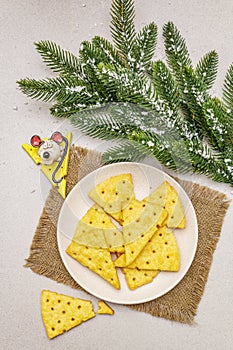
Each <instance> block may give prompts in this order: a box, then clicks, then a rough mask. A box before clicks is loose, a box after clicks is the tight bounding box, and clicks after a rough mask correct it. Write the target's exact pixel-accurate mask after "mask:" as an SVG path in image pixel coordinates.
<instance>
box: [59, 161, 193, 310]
mask: <svg viewBox="0 0 233 350" xmlns="http://www.w3.org/2000/svg"><path fill="white" fill-rule="evenodd" d="M122 173H131V174H132V177H133V182H134V189H135V195H136V198H137V199H139V200H141V199H143V198H144V197H146V196H147V195H148V194H149V193H150V192H152V190H154V189H156V187H158V186H159V185H160V184H161V183H162V182H163V181H165V180H167V181H169V183H170V184H171V185H172V186H173V187H174V188H175V189H176V190H177V192H178V194H179V196H180V198H181V200H182V203H183V206H184V209H185V215H186V220H187V226H186V228H185V229H182V230H179V229H176V230H174V234H175V236H176V239H177V243H178V246H179V250H180V259H181V266H180V270H179V271H178V272H160V273H159V274H158V276H157V277H156V278H155V279H154V281H153V282H151V283H149V284H146V285H144V286H142V287H139V288H137V289H136V290H134V291H132V290H130V289H129V288H128V287H127V284H126V282H125V279H124V275H123V274H122V272H121V271H120V269H119V270H118V272H119V273H118V275H119V279H120V283H121V289H120V290H116V289H115V288H114V287H112V286H111V285H110V284H109V283H108V282H106V281H105V280H104V279H102V278H101V277H100V276H98V275H97V274H95V273H94V272H92V271H91V270H89V269H88V268H87V267H84V266H82V265H81V264H80V263H79V262H77V261H76V260H74V259H73V258H71V257H70V256H69V255H68V254H67V253H66V251H65V250H66V248H67V247H68V245H69V244H70V242H71V240H72V237H73V234H74V232H75V228H76V226H77V223H78V221H79V220H80V219H81V217H82V216H83V215H84V214H85V213H86V211H87V210H88V209H89V208H90V207H91V206H92V205H93V202H92V200H91V199H90V198H89V197H88V192H89V191H90V190H91V189H92V188H93V187H94V186H95V185H96V184H97V183H99V182H101V181H103V180H105V179H107V178H109V177H110V176H113V175H118V174H122ZM57 239H58V247H59V251H60V255H61V258H62V260H63V262H64V264H65V266H66V268H67V270H68V272H69V273H70V275H71V276H72V277H73V278H74V280H75V281H76V282H77V283H78V284H79V285H80V286H81V287H82V288H84V289H85V290H86V291H88V292H89V293H90V294H92V295H94V296H96V297H98V298H100V299H103V300H106V301H109V302H113V303H119V304H137V303H143V302H146V301H150V300H152V299H155V298H158V297H160V296H161V295H163V294H165V293H167V292H168V291H170V290H171V289H172V288H174V287H175V286H176V285H177V284H178V283H179V282H180V281H181V279H182V278H183V277H184V276H185V274H186V273H187V271H188V269H189V267H190V265H191V263H192V261H193V258H194V255H195V252H196V248H197V241H198V227H197V220H196V215H195V211H194V208H193V206H192V203H191V201H190V199H189V197H188V196H187V194H186V193H185V191H184V190H183V189H182V188H181V187H180V185H179V184H178V183H177V182H176V181H174V180H173V178H171V177H170V176H169V175H167V174H165V173H164V172H162V171H160V170H158V169H156V168H154V167H152V166H149V165H145V164H141V163H116V164H111V165H107V166H104V167H102V168H100V169H98V170H96V171H94V172H92V173H90V174H89V175H87V176H86V177H85V178H83V179H82V180H81V181H80V182H79V183H78V184H77V185H76V186H75V187H74V188H73V189H72V191H71V192H70V193H69V195H68V196H67V198H66V200H65V202H64V204H63V206H62V208H61V211H60V215H59V219H58V225H57Z"/></svg>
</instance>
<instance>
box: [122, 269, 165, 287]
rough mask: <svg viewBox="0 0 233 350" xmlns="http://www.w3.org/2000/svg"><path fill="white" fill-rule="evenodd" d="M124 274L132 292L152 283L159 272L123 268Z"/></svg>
mask: <svg viewBox="0 0 233 350" xmlns="http://www.w3.org/2000/svg"><path fill="white" fill-rule="evenodd" d="M122 272H123V273H124V275H125V280H126V283H127V285H128V287H129V289H131V290H134V289H136V288H138V287H141V286H143V285H145V284H147V283H151V282H152V281H153V280H154V279H155V277H156V276H157V275H158V273H159V271H158V270H140V269H138V268H135V269H129V268H127V267H123V268H122Z"/></svg>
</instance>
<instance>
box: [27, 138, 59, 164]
mask: <svg viewBox="0 0 233 350" xmlns="http://www.w3.org/2000/svg"><path fill="white" fill-rule="evenodd" d="M63 137H64V136H63V135H62V134H61V133H60V132H58V131H56V132H54V133H53V134H52V136H51V137H50V138H49V139H48V140H42V139H41V138H40V136H39V135H33V136H32V137H31V141H30V143H31V145H32V146H33V147H37V148H39V150H38V154H39V156H40V157H41V162H42V164H45V165H50V164H52V163H54V162H59V161H60V160H61V157H62V155H63V153H64V147H63V146H62V145H61V142H62V141H63Z"/></svg>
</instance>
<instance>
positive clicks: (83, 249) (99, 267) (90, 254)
mask: <svg viewBox="0 0 233 350" xmlns="http://www.w3.org/2000/svg"><path fill="white" fill-rule="evenodd" d="M66 252H67V253H68V254H69V255H70V256H71V257H72V258H74V259H75V260H77V261H78V262H80V263H81V264H82V265H83V266H86V267H88V268H89V269H90V270H92V271H93V272H95V273H97V274H98V275H99V276H101V277H102V278H104V279H105V280H106V281H107V282H109V283H110V284H111V285H112V286H113V287H115V288H116V289H120V281H119V279H118V275H117V271H116V269H115V266H114V263H113V261H112V258H111V254H110V252H109V251H108V250H107V249H97V248H93V247H88V246H83V245H80V244H78V243H76V242H74V241H72V243H71V244H70V245H69V246H68V248H67V249H66Z"/></svg>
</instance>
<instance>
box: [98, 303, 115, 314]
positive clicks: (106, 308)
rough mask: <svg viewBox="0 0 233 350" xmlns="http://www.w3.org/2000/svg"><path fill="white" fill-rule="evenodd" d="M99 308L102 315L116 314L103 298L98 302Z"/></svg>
mask: <svg viewBox="0 0 233 350" xmlns="http://www.w3.org/2000/svg"><path fill="white" fill-rule="evenodd" d="M98 306H99V309H98V311H97V314H100V315H114V310H113V309H112V308H111V307H110V306H109V305H108V304H107V303H105V302H104V301H103V300H100V301H99V302H98Z"/></svg>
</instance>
